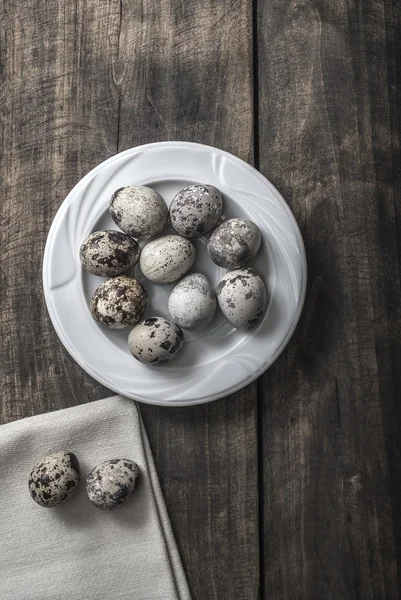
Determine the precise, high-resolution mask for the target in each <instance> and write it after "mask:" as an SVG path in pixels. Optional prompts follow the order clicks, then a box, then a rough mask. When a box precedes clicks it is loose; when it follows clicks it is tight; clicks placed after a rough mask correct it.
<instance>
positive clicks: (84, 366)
mask: <svg viewBox="0 0 401 600" xmlns="http://www.w3.org/2000/svg"><path fill="white" fill-rule="evenodd" d="M169 146H170V147H175V148H177V147H181V148H182V147H183V146H185V147H193V148H198V149H200V150H202V151H210V152H212V153H216V151H217V152H218V153H220V154H222V155H224V156H227V157H229V158H230V160H233V161H237V162H239V163H241V164H242V165H243V166H245V167H246V168H247V169H249V170H250V171H252V173H253V175H254V176H257V177H259V178H260V180H261V181H262V182H263V184H264V185H267V187H268V188H269V189H270V190H271V192H272V193H273V194H274V195H276V197H277V198H278V199H279V200H280V202H281V203H282V205H283V207H284V209H285V211H286V216H288V217H289V218H290V220H291V222H292V225H293V227H294V231H295V234H296V237H297V242H298V246H299V249H300V259H301V265H302V271H301V273H300V279H301V281H300V283H301V285H300V294H299V298H298V305H297V310H296V312H295V314H294V318H293V321H292V323H291V326H290V327H289V329H288V331H287V334H286V335H285V337H284V338H283V340H282V342H281V344H280V345H279V346H278V347H277V349H276V351H275V352H274V353H273V355H272V356H271V357H270V360H269V361H267V362H266V363H264V364H262V365H261V366H260V368H259V369H258V370H257V371H255V372H254V373H252V374H251V376H250V377H249V378H247V379H245V380H243V381H241V382H239V383H238V384H236V385H234V386H232V387H231V388H227V389H225V390H224V391H223V392H218V393H216V394H208V395H205V396H203V397H198V398H197V399H196V400H192V399H191V400H188V401H187V400H184V401H183V400H180V401H175V400H168V401H165V400H164V401H159V400H158V399H154V398H148V397H145V396H141V395H138V394H133V393H132V392H131V391H130V390H122V389H121V388H120V389H118V388H116V387H114V386H113V385H110V381H109V380H108V378H106V377H103V375H102V374H101V373H100V374H99V373H97V372H95V371H94V370H93V369H92V367H91V366H90V365H89V364H88V363H87V362H86V361H85V360H84V359H83V358H82V357H81V356H80V355H79V354H78V353H77V352H74V349H73V348H71V347H70V346H69V344H68V339H66V338H65V336H64V331H63V330H62V329H60V327H59V323H58V319H57V317H56V312H55V308H54V306H53V301H52V298H51V290H50V288H49V287H48V285H47V275H48V273H47V269H49V265H50V262H49V260H50V256H49V248H50V246H51V243H52V236H53V235H54V232H55V230H56V227H57V225H58V221H59V219H60V218H61V217H62V213H63V212H64V210H65V209H66V208H67V207H68V204H69V202H70V201H71V199H72V198H73V197H74V195H75V194H76V193H77V191H78V190H79V189H80V188H81V186H83V185H85V184H86V183H87V182H89V181H90V179H92V178H94V177H95V176H96V174H97V172H98V171H100V170H101V169H104V168H105V167H106V166H109V165H110V164H112V163H113V162H117V161H121V160H122V161H124V162H125V158H126V157H129V160H131V159H132V158H133V156H135V155H137V154H140V153H142V152H143V151H145V150H151V149H153V148H154V149H156V148H159V149H160V148H162V147H163V148H167V147H169ZM42 278H43V279H42V281H43V289H44V297H45V303H46V307H47V310H48V313H49V316H50V319H51V321H52V324H53V326H54V328H55V330H56V333H57V335H58V337H59V339H60V341H61V343H62V344H63V346H64V348H65V349H66V350H67V352H68V353H69V354H70V355H71V356H72V357H73V358H74V360H75V361H76V362H77V363H78V364H79V366H80V367H81V368H82V369H84V370H85V371H86V372H87V373H88V374H89V375H90V376H91V377H93V378H94V379H95V380H96V381H98V382H99V383H100V384H101V385H104V386H105V387H107V388H108V389H110V390H111V391H113V392H115V393H116V394H124V395H125V396H126V397H128V398H130V399H132V400H136V401H139V402H143V403H145V404H151V405H159V406H172V407H173V406H177V407H179V406H192V405H197V404H204V403H207V402H211V401H214V400H217V399H219V398H222V397H225V396H229V395H231V394H233V393H235V392H237V391H238V390H240V389H242V388H244V387H246V386H247V385H249V384H250V383H252V382H253V381H254V380H255V379H257V378H258V377H260V376H261V375H262V374H263V373H264V372H265V371H266V370H267V369H268V368H269V367H270V366H271V365H272V364H273V363H274V362H275V361H276V360H277V358H278V357H279V356H280V354H281V353H282V352H283V350H284V349H285V347H286V346H287V344H288V342H289V341H290V339H291V338H292V336H293V334H294V331H295V329H296V327H297V325H298V323H299V319H300V317H301V314H302V310H303V306H304V302H305V297H306V286H307V260H306V252H305V246H304V243H303V239H302V235H301V232H300V230H299V227H298V223H297V221H296V219H295V216H294V214H293V213H292V211H291V209H290V207H289V205H288V204H287V203H286V201H285V200H284V198H283V196H282V195H281V194H280V192H279V191H278V190H277V189H276V188H275V186H274V185H273V184H272V183H271V182H270V181H269V180H268V179H266V177H264V175H262V173H260V172H259V171H257V170H256V169H254V167H252V166H251V165H249V164H248V163H246V162H245V161H243V160H242V159H240V158H238V157H236V156H234V155H232V154H230V153H229V152H226V151H225V150H221V149H218V148H214V147H212V146H207V145H204V144H198V143H194V142H180V141H162V142H153V143H151V144H144V145H142V146H137V147H135V148H130V149H128V150H125V151H124V152H121V153H119V154H116V155H114V156H112V157H110V158H109V159H107V160H105V161H103V162H102V163H100V164H99V165H97V166H96V167H95V168H94V169H92V170H91V171H90V172H89V173H87V174H86V175H85V176H84V177H83V178H82V179H81V180H80V181H79V182H78V183H77V184H76V185H75V186H74V188H73V189H72V190H71V191H70V192H69V194H68V195H67V197H66V198H65V200H64V201H63V203H62V204H61V205H60V207H59V209H58V211H57V213H56V215H55V218H54V220H53V222H52V225H51V227H50V229H49V233H48V236H47V240H46V244H45V250H44V256H43V267H42ZM111 383H112V382H111Z"/></svg>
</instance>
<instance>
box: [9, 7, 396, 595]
mask: <svg viewBox="0 0 401 600" xmlns="http://www.w3.org/2000/svg"><path fill="white" fill-rule="evenodd" d="M400 10H401V9H400V3H399V2H397V1H396V0H363V1H362V0H348V1H347V2H346V1H345V0H313V1H311V0H292V1H289V0H268V1H267V0H254V2H253V3H252V1H251V0H191V1H189V0H188V1H185V0H158V1H156V0H75V1H71V2H69V1H67V0H47V1H44V0H1V1H0V23H1V31H0V82H1V86H0V138H1V162H0V186H1V195H0V240H1V261H0V277H1V281H0V294H1V305H0V306H1V308H0V310H1V312H0V319H1V328H0V354H1V366H0V370H1V381H0V385H1V421H2V422H7V421H12V420H14V419H20V418H22V417H25V416H28V415H32V414H35V413H40V412H45V411H50V410H55V409H58V408H62V407H68V406H73V405H75V404H80V403H82V402H88V401H91V400H95V399H98V398H101V397H104V396H106V395H108V394H109V392H108V391H107V390H105V389H104V388H102V387H101V386H100V385H98V384H97V383H96V382H94V381H93V380H92V379H91V378H90V377H89V376H87V375H86V374H85V373H84V372H83V371H81V369H80V368H79V367H78V366H77V365H76V364H75V363H74V362H73V361H72V360H71V359H70V358H69V356H68V355H67V354H66V352H65V351H64V350H63V348H62V346H61V344H60V343H59V341H58V339H57V337H56V335H55V333H54V331H53V329H52V326H51V324H50V321H49V318H48V316H47V313H46V309H45V305H44V300H43V294H42V285H41V262H42V255H43V249H44V244H45V240H46V235H47V232H48V230H49V227H50V224H51V222H52V219H53V217H54V215H55V213H56V211H57V209H58V207H59V206H60V204H61V202H62V201H63V199H64V197H65V196H66V194H67V193H68V192H69V191H70V189H71V188H72V187H73V186H74V185H75V183H77V181H78V180H79V179H80V178H81V177H82V176H83V175H84V174H85V173H87V172H88V171H89V170H90V169H92V168H93V167H94V166H95V165H97V164H98V163H99V162H101V161H103V160H104V159H106V158H108V157H109V156H111V155H113V154H115V153H116V152H119V151H121V150H125V149H126V148H129V147H131V146H135V145H138V144H142V143H146V142H152V141H157V140H166V139H180V140H190V141H197V142H202V143H206V144H211V145H215V146H217V147H220V148H223V149H224V150H228V151H230V152H232V153H234V154H235V155H237V156H239V157H241V158H242V159H244V160H246V161H248V162H250V163H253V164H255V165H256V167H258V168H259V169H260V170H261V171H262V173H264V174H265V175H266V176H267V177H268V178H269V179H271V181H272V182H273V183H274V184H275V185H276V186H277V187H278V189H279V190H280V191H281V192H282V193H283V195H284V196H285V198H286V199H287V201H288V202H289V204H290V206H291V208H292V209H293V211H294V213H295V216H296V218H297V220H298V223H299V225H300V227H301V230H302V233H303V236H304V240H305V245H306V250H307V256H308V265H309V284H308V291H307V299H306V305H305V310H304V313H303V317H302V319H301V322H300V324H299V327H298V329H297V331H296V334H295V335H294V337H293V339H292V341H291V343H290V344H289V346H288V348H287V350H286V351H285V352H284V353H283V355H282V356H281V357H280V359H279V360H278V361H277V363H276V364H275V365H274V366H273V367H272V368H271V369H270V370H269V371H268V372H267V373H266V374H265V376H264V377H263V378H261V379H260V380H259V381H258V382H257V383H255V384H253V385H251V386H249V387H248V388H246V389H244V390H243V391H242V392H239V393H237V394H235V395H234V396H231V397H229V398H226V399H224V400H221V401H218V402H215V403H212V404H209V405H206V406H201V407H196V408H187V409H168V410H167V409H161V408H157V407H149V406H145V407H143V411H142V412H143V416H144V419H145V422H146V426H147V429H148V433H149V437H150V441H151V445H152V449H153V451H154V455H155V460H156V465H157V469H158V472H159V476H160V480H161V484H162V487H163V490H164V494H165V498H166V502H167V506H168V510H169V513H170V516H171V519H172V524H173V528H174V531H175V534H176V537H177V541H178V545H179V547H180V551H181V554H182V558H183V562H184V566H185V569H186V572H187V574H188V579H189V583H190V586H191V589H192V592H193V597H194V600H222V599H224V600H231V599H232V600H255V599H256V598H258V597H259V598H260V599H261V600H265V599H266V600H267V599H269V600H270V599H274V600H315V599H316V600H326V599H328V600H331V599H345V600H370V599H375V600H376V599H383V600H393V599H394V600H396V599H399V598H401V591H400V588H401V585H400V581H401V575H400V571H399V569H400V564H401V563H400V560H401V493H400V490H401V459H400V452H401V447H400V446H401V399H400V389H401V320H400V297H401V290H400V284H401V274H400V260H401V256H400V250H401V247H400V237H399V234H398V230H399V228H400V191H401V190H400V187H401V185H400V181H401V178H400V174H401V163H400V118H401V104H400V98H401V95H400V85H401V54H400Z"/></svg>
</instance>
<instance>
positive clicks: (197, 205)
mask: <svg viewBox="0 0 401 600" xmlns="http://www.w3.org/2000/svg"><path fill="white" fill-rule="evenodd" d="M222 212H223V197H222V195H221V193H220V192H219V190H218V189H217V188H215V187H214V186H213V185H190V186H189V187H187V188H185V189H183V190H181V191H180V192H178V194H177V195H176V196H175V197H174V198H173V200H172V202H171V204H170V210H169V214H170V223H171V225H172V226H173V228H174V229H175V231H176V232H177V233H179V234H180V235H183V236H185V237H189V238H191V237H201V236H202V235H205V234H206V233H208V232H209V231H211V230H212V229H213V227H215V226H216V224H217V222H218V220H219V219H220V217H221V214H222Z"/></svg>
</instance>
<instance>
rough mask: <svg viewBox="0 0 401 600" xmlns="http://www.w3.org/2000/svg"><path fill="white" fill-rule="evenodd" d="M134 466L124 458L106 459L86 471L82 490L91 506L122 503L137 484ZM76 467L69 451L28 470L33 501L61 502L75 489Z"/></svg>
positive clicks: (77, 475)
mask: <svg viewBox="0 0 401 600" xmlns="http://www.w3.org/2000/svg"><path fill="white" fill-rule="evenodd" d="M138 477H139V467H138V465H137V464H136V463H135V462H134V461H132V460H128V459H126V458H115V459H112V460H107V461H105V462H103V463H101V464H100V465H98V466H97V467H95V468H94V469H92V471H91V472H90V473H89V475H88V477H87V479H86V493H87V495H88V498H89V500H90V501H91V502H92V504H93V505H94V506H96V507H97V508H101V509H112V508H116V507H117V506H121V505H122V504H125V502H126V501H127V500H129V499H130V498H131V497H132V495H133V494H134V492H135V491H136V487H137V480H138ZM79 481H80V466H79V462H78V458H77V457H76V456H75V454H73V453H72V452H66V451H64V450H61V451H59V452H54V453H53V454H49V455H48V456H46V457H45V458H43V459H42V460H40V461H39V462H38V463H37V464H36V465H35V466H34V467H33V469H32V471H31V474H30V476H29V481H28V487H29V493H30V494H31V497H32V498H33V500H35V502H36V503H37V504H39V505H40V506H43V507H45V508H52V507H53V506H59V505H60V504H64V502H66V501H67V500H68V499H69V498H70V497H71V496H72V495H73V494H74V493H75V492H76V491H77V489H78V485H79Z"/></svg>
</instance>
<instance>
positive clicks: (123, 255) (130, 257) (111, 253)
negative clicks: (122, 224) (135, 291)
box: [79, 231, 140, 277]
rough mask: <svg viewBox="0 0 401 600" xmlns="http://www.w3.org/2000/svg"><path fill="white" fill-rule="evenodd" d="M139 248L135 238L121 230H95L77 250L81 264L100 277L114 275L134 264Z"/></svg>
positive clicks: (137, 257)
mask: <svg viewBox="0 0 401 600" xmlns="http://www.w3.org/2000/svg"><path fill="white" fill-rule="evenodd" d="M139 254H140V249H139V246H138V244H137V243H136V241H135V240H133V239H132V238H130V237H129V236H128V235H125V233H122V232H121V231H95V232H94V233H91V234H90V235H89V236H88V237H87V238H86V240H85V241H84V242H83V244H82V246H81V249H80V251H79V257H80V259H81V263H82V266H83V267H84V268H85V269H86V270H87V271H89V273H92V275H100V276H101V277H115V276H116V275H121V274H122V273H125V272H126V271H127V270H128V269H129V268H130V267H133V266H134V265H136V263H137V262H138V259H139Z"/></svg>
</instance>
